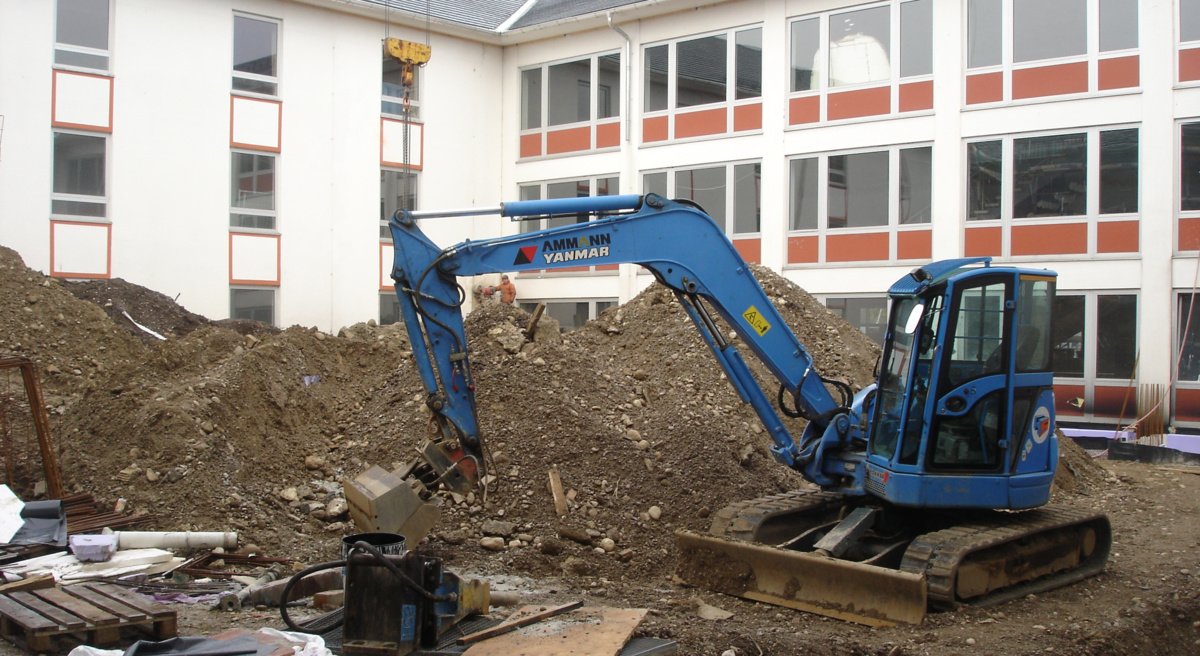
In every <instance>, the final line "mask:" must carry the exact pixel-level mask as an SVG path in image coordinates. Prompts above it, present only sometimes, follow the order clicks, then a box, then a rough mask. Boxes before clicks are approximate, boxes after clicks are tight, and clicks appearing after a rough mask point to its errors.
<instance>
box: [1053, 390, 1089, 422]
mask: <svg viewBox="0 0 1200 656" xmlns="http://www.w3.org/2000/svg"><path fill="white" fill-rule="evenodd" d="M1083 394H1084V389H1083V385H1055V386H1054V414H1056V415H1058V416H1060V417H1062V416H1068V417H1081V416H1083V410H1082V409H1080V408H1076V407H1075V406H1073V405H1071V403H1070V402H1071V401H1072V400H1074V399H1082V398H1083Z"/></svg>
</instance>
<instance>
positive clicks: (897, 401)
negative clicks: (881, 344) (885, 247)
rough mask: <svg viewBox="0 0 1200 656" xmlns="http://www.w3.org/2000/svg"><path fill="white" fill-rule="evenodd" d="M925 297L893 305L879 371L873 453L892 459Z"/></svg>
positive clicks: (897, 301)
mask: <svg viewBox="0 0 1200 656" xmlns="http://www.w3.org/2000/svg"><path fill="white" fill-rule="evenodd" d="M924 312H925V300H924V299H922V298H917V297H907V298H900V299H897V300H896V301H895V302H894V303H893V304H892V314H891V325H890V326H889V328H888V334H887V343H886V345H885V348H884V352H883V360H882V362H883V365H882V369H881V370H880V374H879V396H878V397H877V398H878V400H877V402H876V406H875V408H876V409H875V430H874V431H872V434H873V436H874V437H873V439H872V442H871V454H872V455H877V456H882V457H883V458H886V459H888V460H890V459H891V458H892V455H893V454H895V452H896V446H897V442H899V439H900V429H901V426H902V423H901V422H902V421H903V420H904V409H905V399H907V398H908V392H909V390H908V383H909V378H908V376H909V370H910V368H911V365H912V362H913V360H912V355H913V351H914V349H917V348H919V347H920V345H919V344H918V343H917V333H918V331H919V330H920V328H921V325H922V323H923V321H922V319H923V316H924Z"/></svg>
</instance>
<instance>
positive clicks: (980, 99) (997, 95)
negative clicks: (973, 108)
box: [967, 73, 1004, 105]
mask: <svg viewBox="0 0 1200 656" xmlns="http://www.w3.org/2000/svg"><path fill="white" fill-rule="evenodd" d="M1001 100H1004V73H983V74H981V75H968V76H967V104H968V105H978V104H980V103H990V102H1000V101H1001Z"/></svg>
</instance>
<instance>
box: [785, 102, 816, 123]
mask: <svg viewBox="0 0 1200 656" xmlns="http://www.w3.org/2000/svg"><path fill="white" fill-rule="evenodd" d="M819 120H821V97H820V96H807V97H805V98H792V99H791V100H789V101H788V124H789V125H800V124H802V123H816V122H817V121H819Z"/></svg>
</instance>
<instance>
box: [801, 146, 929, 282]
mask: <svg viewBox="0 0 1200 656" xmlns="http://www.w3.org/2000/svg"><path fill="white" fill-rule="evenodd" d="M924 148H928V149H930V171H931V175H930V176H929V198H930V200H931V206H930V212H929V214H930V216H929V220H928V221H924V222H920V223H901V222H900V219H901V197H900V195H901V189H902V185H901V182H902V179H901V175H902V172H901V158H902V156H901V152H902V151H906V150H915V149H924ZM933 148H934V144H933V142H932V141H917V142H912V143H905V144H894V145H890V146H882V147H881V146H873V147H868V148H854V149H847V150H831V151H824V152H817V153H803V154H796V155H791V156H789V157H788V158H787V160H786V161H787V180H788V184H787V212H788V216H787V220H786V222H785V235H786V238H790V237H814V236H815V237H818V242H819V244H820V247H819V248H820V250H819V253H818V257H817V261H816V262H815V263H805V264H801V263H790V264H788V265H787V266H788V267H789V268H791V267H802V266H813V265H823V266H824V265H829V264H838V265H840V264H848V265H850V266H863V265H862V264H860V263H853V262H851V263H843V262H840V261H838V262H826V260H825V257H826V253H825V250H826V246H825V241H826V238H827V237H829V236H830V235H849V234H883V233H887V234H889V235H897V234H899V233H901V232H910V231H924V230H932V229H933V224H934V222H935V221H936V220H937V219H936V216H935V215H936V211H935V208H934V207H933V205H932V200H933V199H934V198H936V197H937V184H938V182H937V176H936V175H933V174H932V171H933V161H934V152H933ZM880 152H882V153H887V155H888V199H887V204H888V217H887V223H885V224H883V225H875V226H845V227H836V228H831V227H829V158H831V157H840V156H845V155H859V154H868V153H880ZM806 159H816V160H817V204H816V212H817V226H816V228H793V227H792V216H793V205H794V203H795V200H796V196H795V193H794V190H793V189H792V173H791V171H792V162H794V161H801V160H806ZM785 240H786V239H785ZM888 241H889V246H888V248H889V251H888V259H887V260H867V262H871V263H876V264H894V263H896V262H898V261H901V260H898V259H897V258H898V248H899V245H898V241H899V240H898V239H895V238H892V237H889V239H888ZM921 259H924V258H921ZM904 261H908V260H904Z"/></svg>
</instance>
